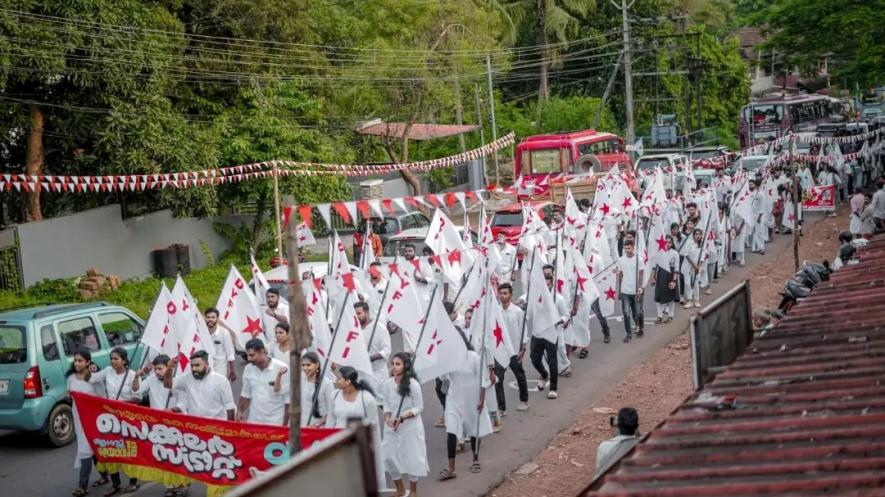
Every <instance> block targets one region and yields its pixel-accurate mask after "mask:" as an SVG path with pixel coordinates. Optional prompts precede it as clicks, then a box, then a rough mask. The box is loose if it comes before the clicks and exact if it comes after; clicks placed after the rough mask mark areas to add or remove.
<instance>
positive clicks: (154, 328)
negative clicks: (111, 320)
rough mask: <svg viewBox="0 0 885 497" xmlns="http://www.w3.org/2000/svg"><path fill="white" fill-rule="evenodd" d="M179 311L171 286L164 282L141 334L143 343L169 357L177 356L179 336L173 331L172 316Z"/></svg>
mask: <svg viewBox="0 0 885 497" xmlns="http://www.w3.org/2000/svg"><path fill="white" fill-rule="evenodd" d="M177 313H178V306H177V305H176V304H175V302H174V301H173V299H172V294H171V293H169V288H167V287H166V283H165V282H164V283H163V284H162V286H161V287H160V293H159V295H157V300H156V301H155V302H154V307H153V308H151V314H150V316H148V321H147V324H145V326H144V332H142V334H141V343H143V344H145V345H146V346H148V347H150V348H152V349H154V350H156V351H157V352H159V353H161V354H166V355H168V356H169V357H175V355H176V354H177V353H178V337H177V335H176V334H175V333H174V332H173V326H172V317H173V316H174V315H176V314H177Z"/></svg>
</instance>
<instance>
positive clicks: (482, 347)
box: [473, 293, 491, 458]
mask: <svg viewBox="0 0 885 497" xmlns="http://www.w3.org/2000/svg"><path fill="white" fill-rule="evenodd" d="M489 297H491V293H488V294H486V302H484V309H483V313H482V329H481V330H480V334H479V397H478V398H477V400H479V399H483V400H485V399H484V398H483V392H484V390H485V388H483V386H482V374H483V370H484V369H485V358H486V324H487V323H486V317H488V315H489V307H490V305H491V304H490V303H489V301H488V300H489ZM477 405H479V404H477ZM482 408H483V409H485V402H483V407H482ZM481 414H482V410H481V409H477V413H476V435H475V436H476V450H475V451H474V453H473V457H474V458H476V457H479V420H480V417H481Z"/></svg>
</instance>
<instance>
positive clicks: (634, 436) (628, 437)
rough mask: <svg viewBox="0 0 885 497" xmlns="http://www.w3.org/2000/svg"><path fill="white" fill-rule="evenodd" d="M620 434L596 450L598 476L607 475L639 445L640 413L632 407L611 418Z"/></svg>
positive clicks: (596, 475) (612, 423) (624, 408)
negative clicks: (610, 469) (609, 470)
mask: <svg viewBox="0 0 885 497" xmlns="http://www.w3.org/2000/svg"><path fill="white" fill-rule="evenodd" d="M609 423H611V425H612V427H613V428H617V429H618V434H617V435H616V436H614V437H612V438H610V439H608V440H606V441H604V442H602V443H600V444H599V448H597V449H596V474H595V475H594V478H596V477H598V476H599V475H601V474H602V473H605V472H606V471H607V470H608V469H609V468H610V467H611V466H612V465H614V464H615V463H616V462H618V461H619V460H620V459H621V458H622V457H624V455H625V454H627V452H630V449H632V448H633V447H634V446H635V445H636V444H637V443H639V413H637V412H636V409H633V408H632V407H622V408H621V410H620V411H618V415H617V416H612V417H611V418H609Z"/></svg>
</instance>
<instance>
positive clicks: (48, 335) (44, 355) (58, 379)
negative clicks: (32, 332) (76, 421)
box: [37, 322, 73, 401]
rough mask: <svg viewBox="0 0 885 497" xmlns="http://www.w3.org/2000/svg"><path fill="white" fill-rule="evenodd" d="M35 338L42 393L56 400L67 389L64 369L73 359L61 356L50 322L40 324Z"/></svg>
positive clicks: (58, 343) (56, 335) (53, 328)
mask: <svg viewBox="0 0 885 497" xmlns="http://www.w3.org/2000/svg"><path fill="white" fill-rule="evenodd" d="M37 339H38V340H39V342H38V344H37V348H38V349H39V350H38V352H37V354H38V363H39V365H40V378H41V379H42V381H43V395H46V396H49V397H52V398H53V399H55V400H56V401H58V400H61V398H62V397H63V396H64V395H65V390H67V385H66V384H65V383H66V382H65V371H67V369H68V367H69V364H70V362H71V360H73V359H71V360H67V358H66V357H63V356H62V351H61V347H60V343H61V342H60V340H59V339H58V333H57V332H56V330H55V327H54V326H53V325H52V323H51V322H47V323H43V324H41V325H40V332H39V334H38V335H37Z"/></svg>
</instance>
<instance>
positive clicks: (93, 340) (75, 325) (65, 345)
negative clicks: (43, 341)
mask: <svg viewBox="0 0 885 497" xmlns="http://www.w3.org/2000/svg"><path fill="white" fill-rule="evenodd" d="M55 329H56V330H58V338H59V340H60V341H61V349H62V351H63V352H64V355H65V357H67V358H68V359H69V360H71V359H72V358H73V357H74V353H75V352H76V351H77V350H78V349H80V348H81V347H82V348H84V349H86V350H88V351H89V352H90V353H91V354H92V362H94V363H95V365H96V366H98V368H99V369H101V368H105V367H107V366H108V365H109V364H110V362H109V361H110V359H109V358H108V352H109V351H108V349H107V344H106V343H103V342H102V338H101V337H100V335H99V333H98V328H97V327H96V325H95V320H94V319H93V317H92V316H91V315H88V314H87V315H82V316H73V317H67V318H60V319H58V320H56V321H55Z"/></svg>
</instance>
